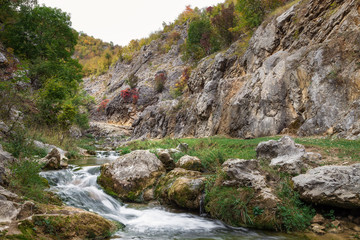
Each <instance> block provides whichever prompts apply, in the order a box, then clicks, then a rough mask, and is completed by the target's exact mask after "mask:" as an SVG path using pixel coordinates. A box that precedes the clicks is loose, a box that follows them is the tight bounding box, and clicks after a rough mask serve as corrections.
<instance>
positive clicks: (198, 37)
mask: <svg viewBox="0 0 360 240" xmlns="http://www.w3.org/2000/svg"><path fill="white" fill-rule="evenodd" d="M212 35H213V32H212V29H211V24H210V21H209V19H208V18H201V19H197V20H194V21H192V22H191V23H190V25H189V29H188V38H187V41H186V55H187V57H189V58H192V59H194V60H200V59H201V58H203V57H205V56H206V55H208V54H209V53H211V52H212V51H213V49H212V47H213V46H212V44H211V39H212Z"/></svg>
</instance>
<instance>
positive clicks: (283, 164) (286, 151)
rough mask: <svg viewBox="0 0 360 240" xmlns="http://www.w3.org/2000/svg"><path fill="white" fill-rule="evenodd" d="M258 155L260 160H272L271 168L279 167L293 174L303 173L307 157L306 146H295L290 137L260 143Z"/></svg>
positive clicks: (257, 149) (257, 150)
mask: <svg viewBox="0 0 360 240" xmlns="http://www.w3.org/2000/svg"><path fill="white" fill-rule="evenodd" d="M256 154H257V157H258V158H259V159H265V160H271V162H270V166H273V167H275V166H278V167H280V168H281V169H282V170H283V171H286V172H288V173H291V174H299V173H301V170H302V168H303V167H304V166H305V164H304V161H305V160H306V156H307V155H306V152H305V148H304V146H302V145H300V144H295V142H294V140H293V139H292V138H291V137H288V136H284V137H282V138H281V139H280V140H278V141H275V140H269V141H267V142H261V143H259V145H258V146H257V148H256Z"/></svg>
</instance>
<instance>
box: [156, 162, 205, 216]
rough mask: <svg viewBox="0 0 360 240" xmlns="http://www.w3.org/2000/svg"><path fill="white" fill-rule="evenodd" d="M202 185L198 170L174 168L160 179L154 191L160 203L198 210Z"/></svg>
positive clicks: (202, 179)
mask: <svg viewBox="0 0 360 240" xmlns="http://www.w3.org/2000/svg"><path fill="white" fill-rule="evenodd" d="M204 187H205V177H202V176H201V173H200V172H197V171H190V170H185V169H182V168H175V169H174V170H172V171H171V172H169V173H168V174H167V175H166V176H164V177H162V178H161V179H160V181H159V183H158V185H157V187H156V191H155V193H156V196H157V197H158V198H159V200H160V202H162V203H166V204H173V205H176V206H178V207H182V208H186V209H192V210H199V209H200V204H201V198H202V194H203V191H204Z"/></svg>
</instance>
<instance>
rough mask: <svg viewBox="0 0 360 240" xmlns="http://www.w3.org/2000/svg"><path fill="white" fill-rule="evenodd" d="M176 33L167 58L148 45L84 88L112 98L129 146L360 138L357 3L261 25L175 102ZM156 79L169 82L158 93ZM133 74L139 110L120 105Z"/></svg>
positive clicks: (312, 7)
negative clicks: (168, 140) (210, 139)
mask: <svg viewBox="0 0 360 240" xmlns="http://www.w3.org/2000/svg"><path fill="white" fill-rule="evenodd" d="M178 27H179V29H178V30H179V31H180V32H181V38H180V40H179V42H178V44H176V45H174V46H173V47H172V49H171V50H170V51H169V52H168V53H166V54H161V53H159V51H157V48H158V47H159V46H160V45H161V44H162V42H161V40H157V41H153V42H152V43H151V44H150V45H149V46H146V47H144V48H143V49H142V50H141V51H140V52H139V54H138V56H137V57H136V58H135V59H134V60H133V61H132V63H130V64H124V63H118V64H117V65H116V66H115V67H114V68H113V69H111V70H110V72H109V73H108V74H107V75H105V76H101V77H100V78H99V79H97V80H96V81H93V82H91V81H90V80H87V81H86V82H85V83H86V86H87V88H88V91H89V92H90V93H92V94H95V92H96V91H97V92H98V93H97V94H98V96H99V99H100V97H102V96H101V95H104V94H105V95H106V96H107V97H109V98H110V99H111V101H110V103H109V104H108V106H107V108H106V113H107V115H106V119H107V120H110V121H112V122H118V123H121V124H129V125H130V124H131V125H132V127H133V134H132V135H133V138H142V137H151V138H157V137H165V136H174V137H184V136H196V137H200V136H210V135H217V134H223V135H230V136H233V137H240V138H252V137H260V136H266V135H275V134H279V133H282V132H283V133H284V132H288V133H294V134H298V135H300V136H307V135H323V134H329V135H333V134H335V135H337V136H339V137H346V138H349V139H354V138H359V137H360V1H358V0H343V1H341V0H302V1H299V2H298V3H297V4H295V5H293V6H292V7H291V8H289V9H287V10H286V11H284V12H283V13H280V14H278V15H277V16H274V17H272V18H270V19H267V20H266V21H265V22H264V23H263V24H262V25H261V26H260V27H259V28H258V29H257V30H256V31H255V32H254V34H253V36H252V38H251V39H250V41H249V42H248V45H247V48H246V50H245V51H242V53H241V54H240V52H241V51H240V50H239V49H240V47H239V46H244V44H245V39H239V40H238V41H237V42H235V43H234V44H233V45H231V47H230V48H229V49H228V50H227V51H223V52H220V53H218V54H217V55H215V56H210V57H207V58H205V59H202V60H201V61H200V63H199V64H198V65H197V67H196V68H195V69H194V70H193V71H192V74H191V77H190V79H189V80H188V89H189V91H188V92H187V93H185V94H184V95H183V96H182V97H180V98H177V99H173V98H172V97H171V95H170V94H169V90H170V88H171V86H173V85H174V83H175V80H177V79H178V78H179V77H180V75H181V72H182V70H183V69H184V66H185V65H186V63H184V62H183V61H182V60H181V56H180V55H179V48H180V46H181V43H182V42H183V41H184V39H185V38H186V26H182V27H180V26H178ZM160 70H161V71H165V72H166V74H167V76H168V78H167V82H166V84H165V89H164V91H163V92H161V93H157V92H156V91H155V90H154V87H153V86H154V78H155V74H156V73H157V72H158V71H160ZM131 73H133V74H135V75H137V76H138V78H139V81H138V83H137V87H138V89H139V93H140V94H139V100H138V102H137V104H131V103H124V101H123V99H122V98H121V97H120V91H121V90H123V89H125V88H126V87H127V86H126V83H124V82H125V78H126V76H128V75H129V74H131ZM99 80H102V81H99ZM95 85H96V86H97V87H94V86H95ZM95 90H96V91H95Z"/></svg>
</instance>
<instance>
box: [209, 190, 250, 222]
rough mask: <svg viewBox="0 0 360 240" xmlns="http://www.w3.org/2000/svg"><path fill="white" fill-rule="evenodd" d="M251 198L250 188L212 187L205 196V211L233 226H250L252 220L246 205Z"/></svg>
mask: <svg viewBox="0 0 360 240" xmlns="http://www.w3.org/2000/svg"><path fill="white" fill-rule="evenodd" d="M253 196H254V190H253V189H252V188H235V187H213V188H212V189H211V190H210V191H209V192H208V193H207V194H206V198H205V202H206V204H205V210H206V211H207V212H209V213H210V214H211V216H213V217H215V218H217V219H220V220H222V221H224V222H226V223H228V224H231V225H233V226H251V225H253V220H252V217H251V211H250V210H249V207H248V205H249V202H250V201H251V199H252V198H253Z"/></svg>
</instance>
